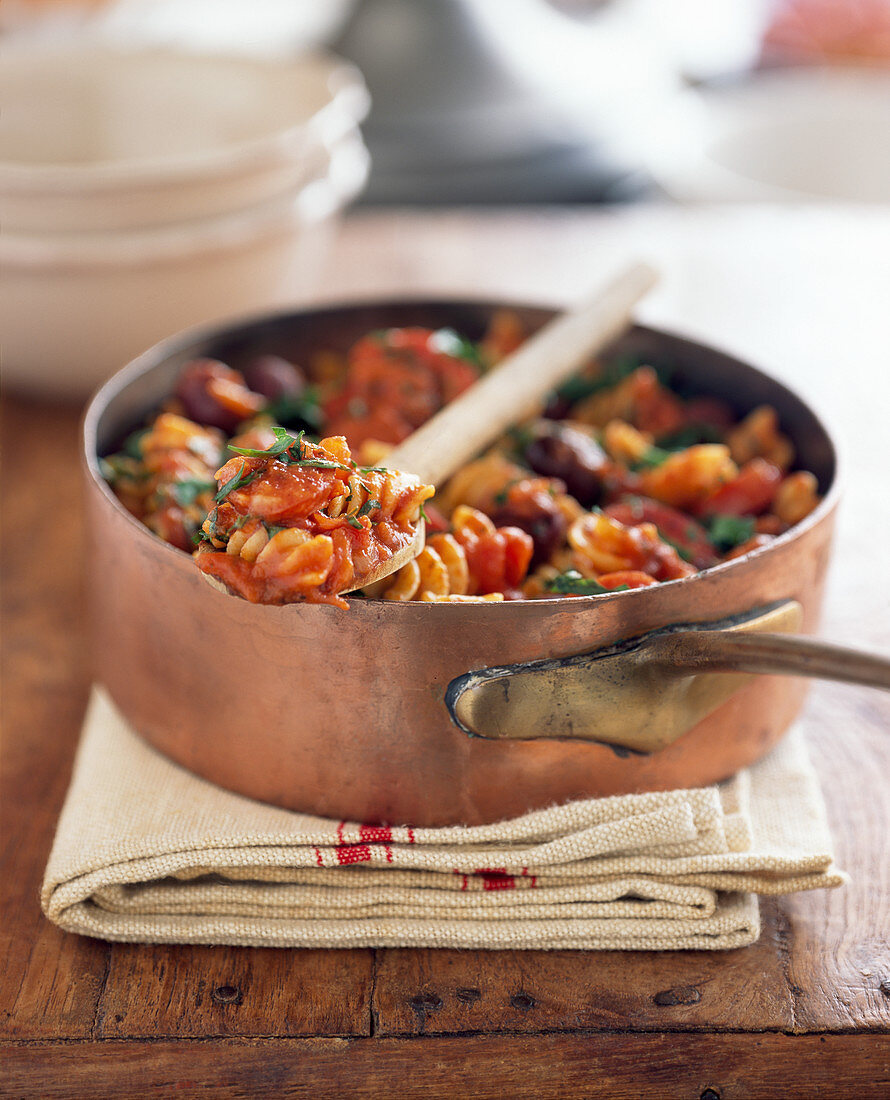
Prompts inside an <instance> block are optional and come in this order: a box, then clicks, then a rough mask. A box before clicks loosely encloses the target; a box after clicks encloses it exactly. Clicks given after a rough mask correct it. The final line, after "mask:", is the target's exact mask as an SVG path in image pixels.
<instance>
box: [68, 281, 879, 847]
mask: <svg viewBox="0 0 890 1100" xmlns="http://www.w3.org/2000/svg"><path fill="white" fill-rule="evenodd" d="M503 305H504V304H503V303H486V302H419V301H406V302H398V303H386V304H366V305H358V306H345V307H340V308H330V309H318V310H312V311H308V312H303V313H292V314H283V315H278V316H274V317H271V318H264V319H261V320H257V321H255V322H253V323H246V324H241V325H238V326H236V327H231V328H228V329H214V330H206V331H205V332H203V333H198V334H195V333H191V334H186V335H185V336H183V337H179V338H176V339H174V340H171V341H168V342H166V343H164V344H161V345H159V346H158V347H156V348H154V349H152V350H151V351H149V352H147V353H146V354H145V355H143V356H141V357H140V358H139V359H137V360H136V361H135V362H133V363H131V364H130V365H129V366H128V367H126V368H125V369H124V370H122V371H121V372H120V373H118V374H117V375H116V376H115V377H114V378H112V379H111V380H110V381H109V382H108V383H107V384H106V385H105V386H104V387H103V388H102V389H101V390H100V391H99V393H98V394H97V395H96V397H95V398H94V399H93V401H92V403H91V404H90V406H89V408H88V410H87V413H86V417H85V426H84V436H85V443H84V445H85V451H84V459H85V473H86V485H87V502H88V509H89V532H90V550H89V572H90V606H91V618H92V629H93V639H94V646H93V652H94V657H95V675H96V678H97V680H98V681H99V682H100V683H103V684H104V685H105V686H106V687H107V688H108V690H109V691H110V693H111V695H112V697H113V698H114V700H115V702H116V703H117V705H118V706H119V707H120V709H121V710H122V711H123V713H124V714H125V715H126V717H127V718H128V719H129V720H130V721H131V722H132V723H133V725H134V727H135V728H136V729H137V730H138V731H139V732H140V733H141V734H142V736H143V737H145V738H146V740H148V741H149V742H150V743H151V744H152V745H154V746H155V747H156V748H157V749H159V750H160V751H161V752H163V753H166V754H167V755H168V756H170V757H172V758H173V759H174V760H176V761H178V762H179V763H180V764H182V765H184V766H185V767H186V768H189V769H191V770H192V771H194V772H197V773H198V774H200V775H202V776H204V777H206V778H207V779H210V780H212V781H214V782H216V783H218V784H220V785H221V786H223V787H227V788H229V789H231V790H234V791H238V792H240V793H242V794H245V795H248V796H250V797H252V798H256V799H260V800H262V801H265V802H271V803H275V804H278V805H280V806H285V807H288V808H291V809H297V810H304V811H308V812H312V813H317V814H321V815H324V816H326V817H332V818H343V819H350V820H358V821H365V822H369V823H406V824H413V825H418V826H438V825H448V824H456V823H466V824H481V823H486V822H491V821H496V820H499V819H503V818H507V817H511V816H514V815H517V814H520V813H523V812H525V811H528V810H530V809H535V808H540V807H543V806H547V805H549V804H552V803H555V802H557V803H558V802H565V801H568V800H570V799H574V798H582V797H591V796H597V795H608V794H616V793H622V792H627V791H643V790H659V789H668V788H671V787H682V786H695V785H700V784H707V783H711V782H714V781H716V780H720V779H723V778H725V777H727V776H729V775H731V774H732V773H733V772H735V771H737V770H738V769H739V768H741V767H744V766H745V765H747V764H750V763H751V762H753V761H754V760H757V759H758V758H759V757H760V756H762V755H763V754H764V753H765V752H767V751H768V750H769V749H770V747H771V746H772V745H774V744H775V743H776V741H777V740H778V739H779V738H780V737H781V735H782V733H783V731H784V730H785V729H786V728H787V726H788V725H789V723H790V722H791V721H792V719H793V718H794V716H795V715H796V714H797V712H798V710H799V708H800V705H801V702H802V698H803V694H804V691H805V688H806V681H805V680H801V679H793V678H789V677H779V676H763V677H759V678H758V679H756V680H753V679H751V678H743V677H740V676H739V675H737V674H736V675H733V674H727V673H721V672H719V671H718V672H713V671H710V672H700V671H697V669H698V668H699V664H700V662H698V658H697V656H696V654H697V653H699V654H700V650H701V646H700V644H699V643H700V641H701V639H702V637H704V636H705V635H706V634H707V636H708V637H717V635H713V634H711V631H713V630H715V629H717V630H720V631H721V633H720V635H719V639H718V640H721V644H722V645H730V646H732V645H735V643H734V642H732V638H731V635H732V634H735V635H737V634H739V633H743V634H744V633H750V632H751V631H752V630H754V631H761V630H768V631H770V633H771V635H773V636H774V635H775V633H776V632H782V631H788V630H798V629H799V630H801V631H802V632H804V633H812V632H813V631H814V629H815V626H816V622H817V617H818V613H819V607H820V603H821V600H822V589H823V584H824V580H825V573H826V569H827V566H828V560H829V551H830V541H831V534H832V527H833V523H834V514H835V509H836V506H837V500H838V478H837V457H836V453H835V448H834V446H833V444H832V442H831V439H830V437H829V435H828V432H827V431H826V429H825V427H824V426H823V425H822V424H821V422H820V421H819V420H818V418H817V417H816V416H815V415H814V414H813V413H812V412H811V411H810V409H809V408H807V406H806V405H805V404H804V403H803V402H802V401H801V400H800V399H799V398H798V397H797V396H795V395H794V394H793V393H792V392H790V391H789V390H788V389H786V388H785V387H784V386H782V385H781V384H780V383H778V382H776V381H775V380H773V379H771V378H769V377H767V376H766V375H764V374H762V373H761V372H760V371H758V370H755V369H754V368H753V367H751V366H748V365H747V364H745V363H741V362H739V361H738V360H736V359H733V358H731V357H730V356H728V355H724V354H722V353H721V352H718V351H715V350H713V349H711V348H708V347H704V346H703V345H701V344H697V343H693V342H691V341H689V340H685V339H681V338H680V337H677V336H673V335H668V334H666V333H663V332H657V331H654V330H652V329H647V328H643V327H636V328H634V329H633V330H631V331H630V332H629V333H628V334H627V335H626V336H625V337H623V338H622V339H621V340H620V341H619V343H618V344H617V345H616V347H615V353H616V354H621V355H623V354H635V355H641V356H643V357H645V358H646V360H647V361H651V362H654V363H656V364H658V363H667V364H669V365H671V366H672V367H673V368H675V371H676V373H677V375H678V376H679V377H681V378H682V380H683V381H684V382H687V383H689V384H690V385H691V386H693V387H694V388H695V389H697V390H699V391H700V392H702V393H708V394H715V395H717V396H720V397H724V398H726V399H728V400H729V401H730V402H731V403H732V404H733V405H734V406H735V407H736V408H737V409H738V411H739V412H745V411H747V410H750V409H751V408H753V407H754V406H756V405H759V404H762V403H768V404H771V405H773V406H775V407H776V408H777V410H778V412H779V415H780V418H781V421H782V425H783V428H784V430H785V431H786V432H788V434H789V435H790V436H791V437H792V439H793V441H794V443H795V446H796V448H797V453H798V461H799V463H800V465H801V466H802V467H804V468H806V469H809V470H812V471H813V472H814V473H815V474H816V476H817V478H818V480H819V484H820V491H821V492H822V493H823V494H824V499H823V500H822V502H821V504H820V505H819V507H818V508H817V509H816V511H815V512H813V513H812V514H811V515H810V516H809V517H808V518H807V519H806V520H804V521H803V522H802V523H801V524H799V525H798V526H797V527H795V528H793V529H792V530H791V531H789V532H788V533H786V534H784V535H782V536H780V537H779V538H777V539H776V540H775V541H774V542H773V543H772V544H770V545H769V546H768V547H766V548H762V549H759V550H756V551H754V552H752V553H750V554H748V555H747V556H745V557H743V558H740V559H738V560H735V561H732V562H728V563H726V564H723V565H720V566H717V567H715V568H713V569H710V570H707V571H706V572H704V573H701V574H698V575H695V576H693V577H690V578H687V579H684V580H678V581H672V582H670V583H667V584H659V585H657V586H653V587H651V588H643V589H638V590H633V591H628V592H621V593H615V594H613V595H600V596H586V597H575V598H562V599H554V600H544V601H524V602H505V603H482V604H471V605H466V604H464V605H460V604H435V603H408V604H395V603H388V602H384V601H371V600H354V601H351V604H350V609H349V611H342V610H339V609H337V608H333V607H329V606H324V605H322V606H319V605H307V604H299V605H291V606H287V607H267V606H257V605H252V604H249V603H247V602H245V601H242V600H239V599H236V598H233V597H231V596H227V595H224V594H221V593H219V592H216V591H214V590H213V589H211V588H210V587H209V586H208V585H207V584H205V583H204V581H203V579H202V578H201V576H200V575H199V573H198V571H197V570H196V569H195V567H194V565H193V564H192V562H191V560H190V559H189V557H188V555H186V554H184V553H182V552H181V551H179V550H176V549H174V548H173V547H171V546H169V545H167V544H165V543H163V542H162V541H161V540H160V539H158V538H157V537H156V536H155V535H153V534H152V533H151V532H149V531H148V530H147V529H146V528H145V527H143V526H142V525H141V524H140V523H138V522H137V521H136V520H135V519H134V518H133V517H131V516H130V515H129V514H128V513H127V512H126V511H125V510H124V509H123V508H122V507H121V505H120V504H119V503H118V502H117V500H116V499H115V497H114V495H113V494H112V493H111V491H110V490H109V489H108V487H107V486H106V485H105V483H104V482H103V480H102V478H101V475H100V473H99V468H98V462H97V455H98V454H102V453H105V452H106V451H107V450H108V449H109V448H110V447H112V446H113V445H114V444H116V443H117V442H118V441H119V440H120V438H121V436H122V435H123V434H124V433H125V432H127V431H129V430H131V429H132V428H133V427H135V426H137V425H138V424H139V423H140V422H141V421H142V419H143V417H144V416H145V415H146V414H147V413H148V412H150V411H151V410H152V409H153V408H154V407H155V406H156V405H157V404H158V402H159V401H160V400H161V399H162V398H163V397H164V396H166V395H167V394H169V393H170V392H171V390H172V389H173V384H174V380H175V378H176V375H177V374H178V372H179V370H180V368H181V367H182V365H183V364H184V363H185V362H187V361H188V360H189V359H191V358H193V357H196V356H204V355H208V356H213V357H216V358H220V359H223V360H224V361H225V362H227V363H230V364H231V365H233V366H235V367H237V366H238V365H239V364H240V363H243V362H244V361H245V360H246V359H248V358H249V357H252V356H254V355H257V354H262V353H267V352H274V353H276V354H279V355H283V356H285V357H287V358H290V359H292V360H293V361H295V362H298V363H301V364H304V365H305V364H307V363H309V362H310V361H311V358H312V356H313V353H314V352H316V351H320V350H324V349H329V348H335V349H343V350H345V349H346V348H347V347H348V346H349V345H350V344H351V343H352V342H353V341H354V340H356V339H357V338H358V337H359V336H361V335H363V334H364V333H366V332H368V331H371V330H374V329H381V328H387V327H390V326H397V325H421V326H426V327H430V328H439V327H445V326H447V327H451V328H454V329H457V330H458V331H459V332H461V333H464V334H466V335H467V336H469V337H471V338H478V337H479V336H481V334H482V332H483V331H484V329H485V327H486V324H487V322H488V320H489V318H490V317H491V315H492V313H493V311H494V310H495V309H497V308H503ZM509 308H516V307H513V306H512V305H511V306H510V307H509ZM516 312H518V313H519V315H520V317H521V319H522V321H523V323H524V324H525V326H526V328H527V330H528V331H533V330H535V329H537V328H538V327H540V325H542V324H543V323H544V322H545V321H546V320H548V319H549V318H550V317H551V316H552V315H553V312H552V311H551V310H548V309H541V308H534V307H520V308H516ZM678 625H686V626H687V627H688V626H692V627H693V629H691V630H690V629H684V630H680V629H678ZM727 630H728V631H729V632H730V633H724V632H725V631H727ZM653 632H655V633H653ZM650 635H651V637H650ZM752 637H753V636H752ZM758 637H759V636H758ZM727 638H729V641H728V642H727V641H726V639H727ZM640 639H642V641H640ZM743 644H748V645H750V644H751V639H749V641H748V643H743ZM754 646H755V650H756V652H755V654H754V657H752V658H751V660H750V661H749V665H750V667H756V666H757V661H758V660H759V662H760V668H761V669H762V668H774V667H777V666H776V665H774V664H773V663H771V662H772V657H773V655H774V651H775V649H776V647H778V649H779V650H780V649H781V638H779V639H776V638H775V637H773V639H772V642H771V643H769V644H767V645H766V647H765V648H764V644H763V643H762V642H761V641H758V640H757V638H754ZM671 653H673V658H671V656H670V654H671ZM678 653H680V657H679V658H678V656H677V655H678ZM757 654H759V657H758V656H757ZM749 656H750V654H749ZM678 659H679V660H681V661H685V664H684V665H683V668H682V669H681V670H680V671H679V672H678V671H677V668H676V664H677V660H678ZM665 660H668V661H670V660H673V671H672V672H670V673H667V672H666V671H665V669H666V665H665ZM697 662H698V663H697ZM517 666H518V667H517ZM722 667H724V668H733V667H737V666H736V665H735V664H733V661H732V656H731V655H730V657H729V658H727V660H726V662H725V664H724V665H723V666H722ZM816 671H817V672H818V670H816ZM876 676H877V679H880V673H877V674H876Z"/></svg>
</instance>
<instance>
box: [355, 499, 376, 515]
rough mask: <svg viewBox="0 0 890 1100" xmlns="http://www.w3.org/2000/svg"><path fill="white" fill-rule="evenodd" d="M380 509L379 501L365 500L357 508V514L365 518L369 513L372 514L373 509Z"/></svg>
mask: <svg viewBox="0 0 890 1100" xmlns="http://www.w3.org/2000/svg"><path fill="white" fill-rule="evenodd" d="M379 507H380V501H379V500H366V501H365V503H364V504H363V505H362V506H361V508H359V510H358V514H359V515H360V516H366V515H367V514H368V513H369V512H373V511H374V509H375V508H379Z"/></svg>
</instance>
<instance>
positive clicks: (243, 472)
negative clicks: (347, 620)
mask: <svg viewBox="0 0 890 1100" xmlns="http://www.w3.org/2000/svg"><path fill="white" fill-rule="evenodd" d="M236 450H237V451H238V452H239V454H238V457H235V458H232V459H230V460H229V461H228V462H227V463H225V465H224V466H222V467H221V468H220V469H219V470H217V472H216V475H215V476H216V480H217V482H218V484H219V489H218V491H217V493H216V497H215V500H216V506H215V507H214V508H213V510H212V511H211V512H210V514H209V515H208V516H207V518H206V520H205V521H204V523H203V525H202V528H201V539H200V542H199V545H198V549H197V552H196V555H195V562H196V564H197V566H198V568H199V569H200V570H201V571H202V572H203V573H206V574H208V575H209V576H211V577H214V578H216V579H217V580H218V581H220V582H222V583H223V584H225V585H226V587H228V588H229V589H231V590H232V591H233V592H235V593H237V594H238V595H239V596H242V597H244V598H245V599H247V600H250V601H252V602H254V603H293V602H297V601H307V602H310V603H333V604H337V605H339V606H344V607H345V606H346V603H345V601H344V600H343V599H342V597H341V596H340V595H339V593H341V592H344V591H346V592H348V591H350V590H351V589H354V588H356V587H358V586H359V585H361V584H362V578H367V577H369V576H370V574H371V573H372V572H373V570H374V569H375V568H376V567H377V566H378V565H380V564H381V563H384V562H386V561H388V560H389V559H390V558H392V556H393V555H394V554H396V553H397V552H399V551H400V550H402V549H404V548H405V547H406V546H408V545H410V544H411V543H412V542H413V538H414V528H415V526H416V524H417V523H419V522H420V510H421V508H422V507H423V502H424V501H425V500H427V499H429V497H430V496H432V494H433V492H434V489H433V487H432V486H431V485H422V484H421V483H420V482H419V481H418V480H417V478H415V477H412V476H411V475H409V474H401V473H398V472H395V471H394V472H389V471H386V470H381V469H376V468H361V467H358V466H357V465H356V463H355V462H353V460H352V455H351V454H350V451H349V447H348V445H347V443H346V440H345V439H343V437H342V436H336V437H332V438H327V439H322V440H321V442H320V443H318V444H313V443H309V442H307V441H305V440H304V438H303V437H302V435H300V436H292V435H290V434H289V433H288V432H287V431H285V430H284V429H283V428H279V429H277V433H276V441H275V443H274V444H273V445H272V446H271V447H268V448H264V449H256V448H236Z"/></svg>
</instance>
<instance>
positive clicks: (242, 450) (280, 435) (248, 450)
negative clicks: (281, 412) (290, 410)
mask: <svg viewBox="0 0 890 1100" xmlns="http://www.w3.org/2000/svg"><path fill="white" fill-rule="evenodd" d="M272 431H273V432H274V433H275V442H274V443H273V444H272V445H271V447H263V448H259V449H258V448H254V447H233V446H232V445H231V443H230V444H229V450H230V451H234V452H235V454H236V455H244V457H245V458H277V457H278V456H279V455H281V454H284V452H285V451H288V450H290V448H291V447H292V446H293V445H294V444H295V443H297V444H300V445H301V446H302V441H303V432H300V434H299V435H295V436H294V435H291V434H290V432H289V431H287V430H286V429H285V428H273V429H272Z"/></svg>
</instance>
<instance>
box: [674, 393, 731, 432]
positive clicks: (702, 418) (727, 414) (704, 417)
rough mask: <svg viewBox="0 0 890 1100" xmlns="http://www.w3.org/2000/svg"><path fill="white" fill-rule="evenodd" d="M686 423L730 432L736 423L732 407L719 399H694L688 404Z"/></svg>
mask: <svg viewBox="0 0 890 1100" xmlns="http://www.w3.org/2000/svg"><path fill="white" fill-rule="evenodd" d="M685 415H686V423H687V424H694V425H702V426H705V427H709V428H717V429H718V430H719V431H721V432H723V431H728V430H729V429H730V428H731V427H732V426H733V424H734V423H735V415H734V414H733V411H732V409H731V408H730V406H729V405H728V404H727V403H726V402H725V401H722V400H721V399H720V398H719V397H693V398H691V399H690V400H689V401H687V402H686V414H685Z"/></svg>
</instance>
